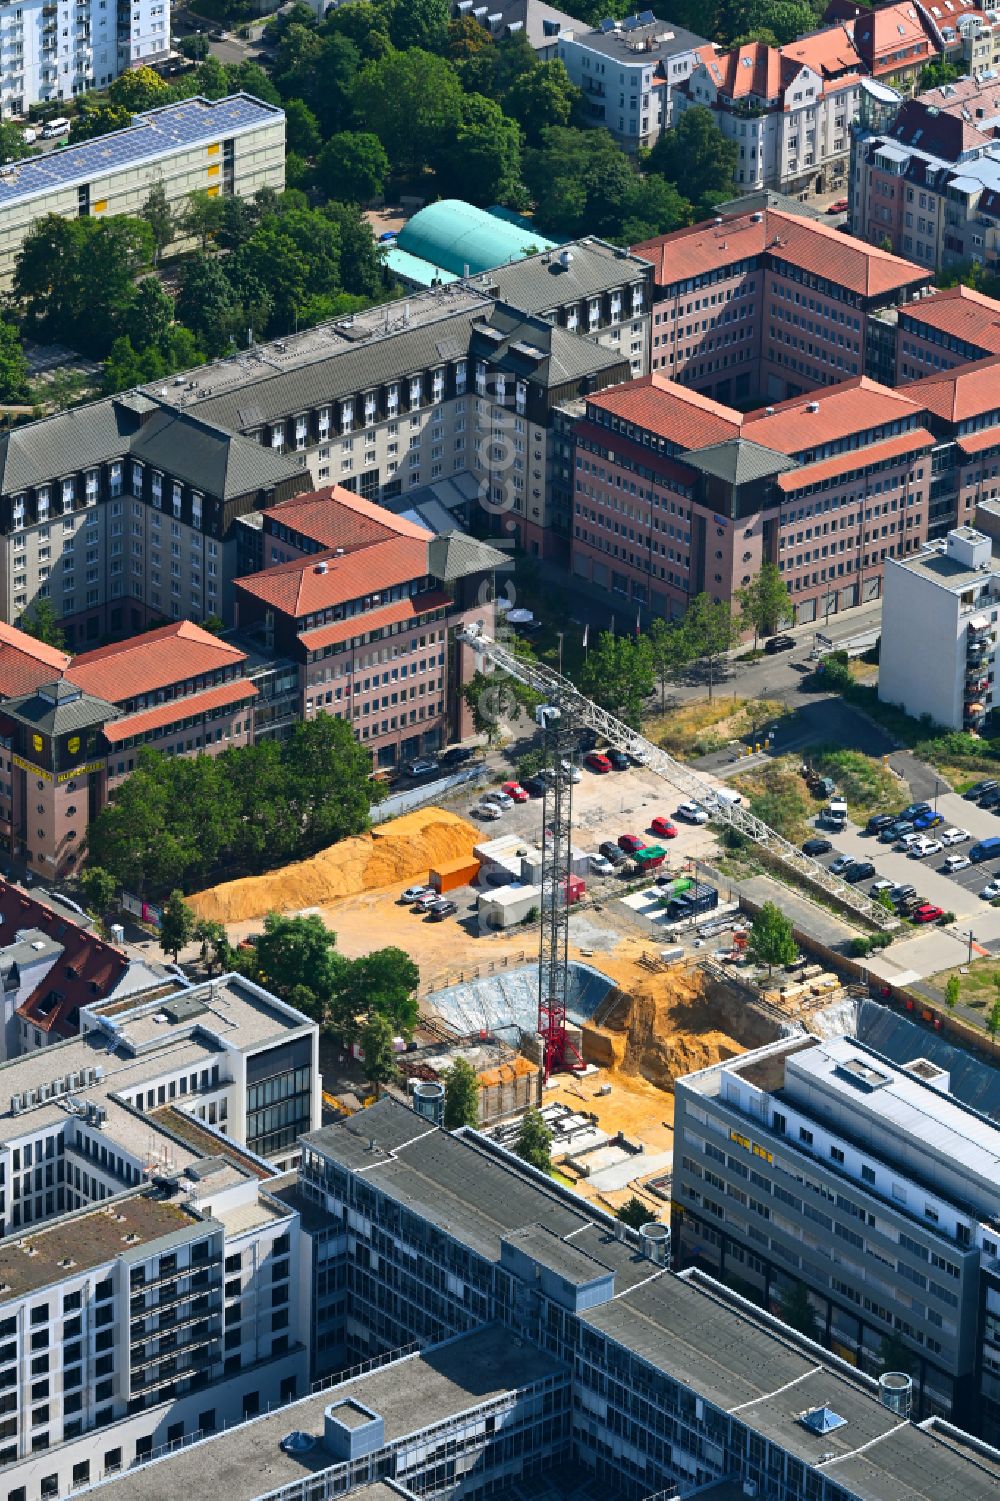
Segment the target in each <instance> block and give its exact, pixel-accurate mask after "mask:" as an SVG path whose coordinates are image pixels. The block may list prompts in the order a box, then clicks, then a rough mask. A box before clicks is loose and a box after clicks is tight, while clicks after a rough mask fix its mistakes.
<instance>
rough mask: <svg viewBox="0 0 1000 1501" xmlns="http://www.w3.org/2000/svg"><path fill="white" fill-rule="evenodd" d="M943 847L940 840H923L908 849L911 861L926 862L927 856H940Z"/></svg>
mask: <svg viewBox="0 0 1000 1501" xmlns="http://www.w3.org/2000/svg"><path fill="white" fill-rule="evenodd" d="M943 849H944V845H943V844H942V843H941V841H940V839H925V840H923V841H922V842H921V843H920V844H915V845H913V846H912V848H911V849H910V859H911V860H926V859H927V857H928V855H940V853H941V851H942V850H943Z"/></svg>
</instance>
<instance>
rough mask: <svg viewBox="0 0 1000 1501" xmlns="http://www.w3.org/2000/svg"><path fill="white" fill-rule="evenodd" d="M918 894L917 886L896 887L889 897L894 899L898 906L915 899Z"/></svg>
mask: <svg viewBox="0 0 1000 1501" xmlns="http://www.w3.org/2000/svg"><path fill="white" fill-rule="evenodd" d="M916 894H917V888H916V887H915V886H894V887H893V888H892V890H891V891H890V892H889V895H890V896H891V897H892V899H893V901H894V902H895V903H896V904H897V906H898V905H899V903H900V902H908V901H910V900H911V899H912V898H913V897H915V896H916Z"/></svg>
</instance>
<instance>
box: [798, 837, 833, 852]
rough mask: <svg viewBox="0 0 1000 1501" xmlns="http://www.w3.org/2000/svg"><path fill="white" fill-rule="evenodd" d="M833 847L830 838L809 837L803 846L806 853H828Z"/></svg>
mask: <svg viewBox="0 0 1000 1501" xmlns="http://www.w3.org/2000/svg"><path fill="white" fill-rule="evenodd" d="M832 849H833V845H832V844H831V843H830V841H829V839H807V840H806V842H805V844H804V845H803V846H802V853H803V854H804V855H813V856H816V855H828V854H829V853H830V851H831V850H832Z"/></svg>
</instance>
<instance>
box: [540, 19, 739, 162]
mask: <svg viewBox="0 0 1000 1501" xmlns="http://www.w3.org/2000/svg"><path fill="white" fill-rule="evenodd" d="M712 50H713V49H712V47H711V44H710V43H708V42H707V41H706V40H705V38H704V37H700V36H695V34H694V33H693V32H691V31H685V30H684V28H683V27H682V26H675V25H674V24H673V23H672V22H671V21H661V20H658V19H657V18H656V17H655V16H654V15H653V12H652V11H648V10H647V11H643V12H642V14H641V15H635V16H627V17H626V18H625V19H624V20H622V21H619V20H606V21H602V22H601V23H600V25H599V26H596V27H594V28H593V30H590V29H587V28H585V27H582V26H581V27H579V28H577V29H574V30H563V31H560V33H559V38H558V56H559V59H560V61H561V62H563V63H564V64H565V66H566V71H567V73H568V74H569V76H570V79H571V80H572V82H573V83H575V84H576V86H577V88H578V89H582V90H583V94H584V103H585V106H586V111H587V121H588V123H589V124H591V125H599V126H601V127H603V129H605V130H609V131H610V132H611V134H612V135H613V136H614V138H615V140H616V141H618V143H619V145H621V146H622V147H623V148H624V149H625V150H626V151H629V152H634V151H638V150H639V149H640V148H642V149H646V148H648V147H650V146H655V145H656V142H657V141H658V140H659V138H660V136H661V135H662V134H663V132H664V131H665V130H667V129H668V128H669V126H670V125H672V124H673V96H674V90H675V89H676V88H677V87H678V85H679V84H682V83H683V82H684V80H685V79H686V78H689V77H690V76H691V73H692V71H693V70H694V68H695V67H696V65H697V63H698V62H699V61H700V60H701V57H702V56H705V55H708V54H710V53H711V52H712Z"/></svg>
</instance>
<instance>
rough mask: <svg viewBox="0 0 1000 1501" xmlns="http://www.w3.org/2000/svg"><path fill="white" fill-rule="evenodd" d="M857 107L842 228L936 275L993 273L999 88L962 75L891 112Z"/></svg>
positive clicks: (999, 256)
mask: <svg viewBox="0 0 1000 1501" xmlns="http://www.w3.org/2000/svg"><path fill="white" fill-rule="evenodd" d="M880 103H881V106H882V107H881V108H880V109H879V110H878V111H874V112H873V110H872V109H871V108H869V107H867V106H866V107H863V108H862V109H861V110H860V112H859V120H858V124H857V126H856V127H855V129H854V131H853V140H852V146H851V177H850V189H849V213H848V222H849V224H850V227H851V232H852V234H856V235H859V236H861V238H863V239H870V240H872V241H873V242H874V243H877V244H883V243H888V244H889V245H891V246H892V248H893V249H894V250H895V251H897V252H898V253H899V254H902V255H906V256H908V257H912V259H913V260H915V261H917V262H918V263H919V264H920V265H923V266H928V267H930V268H931V269H932V270H935V271H940V270H943V269H946V268H947V267H949V266H961V265H966V264H968V263H969V262H973V261H974V262H978V263H979V264H980V265H982V266H985V267H986V268H987V269H988V270H990V271H996V269H997V268H998V266H1000V239H998V234H997V230H998V226H1000V143H998V140H997V136H996V134H995V130H996V126H997V124H998V122H1000V88H998V87H997V82H996V79H995V78H994V77H993V76H991V75H987V76H985V77H977V78H961V79H959V80H957V82H955V83H952V84H946V85H944V86H943V87H942V88H940V89H932V90H931V91H930V92H928V93H926V94H921V95H919V96H918V97H917V98H915V99H908V100H905V101H903V102H902V103H900V104H899V105H898V106H896V107H895V108H893V107H891V105H887V104H886V102H885V101H880Z"/></svg>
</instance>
